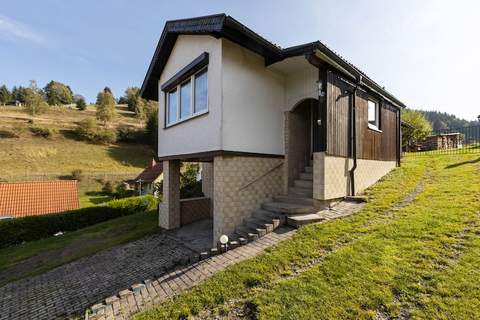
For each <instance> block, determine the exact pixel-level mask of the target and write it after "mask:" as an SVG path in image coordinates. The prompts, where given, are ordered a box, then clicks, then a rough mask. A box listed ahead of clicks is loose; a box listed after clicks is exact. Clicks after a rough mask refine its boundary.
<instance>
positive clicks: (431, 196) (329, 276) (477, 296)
mask: <svg viewBox="0 0 480 320" xmlns="http://www.w3.org/2000/svg"><path fill="white" fill-rule="evenodd" d="M413 190H415V191H416V192H417V196H416V198H414V200H413V201H411V202H404V201H402V200H403V199H405V197H406V196H407V195H408V194H410V193H411V192H412V191H413ZM368 196H369V198H370V201H369V202H368V203H367V205H366V206H365V207H364V208H363V209H362V210H361V211H360V212H359V213H357V214H355V215H353V216H351V217H347V218H344V219H340V220H334V221H330V222H327V223H324V224H318V225H310V226H306V227H304V228H302V229H300V231H299V232H298V233H297V234H296V235H295V236H294V237H293V239H291V240H288V241H285V242H283V243H281V244H280V245H279V246H278V247H277V248H274V249H271V250H268V251H267V252H266V253H265V254H263V255H261V256H259V257H257V258H254V259H252V260H249V261H244V262H241V263H239V264H237V265H235V266H232V267H230V268H228V269H227V270H226V271H224V272H221V273H218V274H217V275H215V276H214V277H212V278H211V279H209V280H207V281H206V282H204V283H203V284H202V285H200V286H197V287H196V288H193V289H191V290H188V291H187V292H185V293H184V294H182V295H180V296H178V297H176V298H174V299H173V300H170V301H167V302H165V303H163V304H161V305H159V306H157V307H155V308H153V309H151V310H149V311H147V312H144V313H142V314H139V315H137V319H178V318H179V317H189V316H191V315H195V314H198V313H200V314H208V315H209V316H211V317H214V316H220V317H229V316H232V315H234V314H235V312H237V311H238V310H239V309H240V310H246V312H247V313H249V315H248V316H249V317H250V318H255V319H392V318H397V317H399V318H402V319H403V318H414V319H478V318H479V317H480V286H479V285H478V283H480V271H479V270H480V269H479V267H478V266H479V265H480V240H479V238H478V235H479V234H480V157H479V154H464V155H462V154H459V155H439V156H425V157H415V158H408V159H406V160H405V162H404V164H403V166H402V168H400V169H397V170H395V171H394V172H393V173H392V174H390V175H389V176H388V177H386V178H385V179H383V181H381V182H380V183H378V184H377V185H376V186H374V187H373V188H372V189H370V190H368Z"/></svg>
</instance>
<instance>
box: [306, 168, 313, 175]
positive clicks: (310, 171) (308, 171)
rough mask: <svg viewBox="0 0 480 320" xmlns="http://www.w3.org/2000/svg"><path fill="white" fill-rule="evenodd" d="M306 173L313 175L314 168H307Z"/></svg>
mask: <svg viewBox="0 0 480 320" xmlns="http://www.w3.org/2000/svg"><path fill="white" fill-rule="evenodd" d="M305 172H306V173H313V166H309V167H305Z"/></svg>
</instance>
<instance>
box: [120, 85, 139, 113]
mask: <svg viewBox="0 0 480 320" xmlns="http://www.w3.org/2000/svg"><path fill="white" fill-rule="evenodd" d="M139 95H140V88H138V87H128V88H127V89H126V90H125V95H124V96H123V98H124V100H125V101H126V102H127V105H128V110H130V111H135V109H136V108H137V102H138V98H139Z"/></svg>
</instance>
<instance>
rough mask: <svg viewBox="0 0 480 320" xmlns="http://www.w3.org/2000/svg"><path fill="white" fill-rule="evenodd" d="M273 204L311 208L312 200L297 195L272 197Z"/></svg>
mask: <svg viewBox="0 0 480 320" xmlns="http://www.w3.org/2000/svg"><path fill="white" fill-rule="evenodd" d="M273 200H274V201H275V202H285V203H296V204H304V205H307V206H313V199H312V198H308V197H301V196H298V195H286V196H285V195H280V196H275V197H273Z"/></svg>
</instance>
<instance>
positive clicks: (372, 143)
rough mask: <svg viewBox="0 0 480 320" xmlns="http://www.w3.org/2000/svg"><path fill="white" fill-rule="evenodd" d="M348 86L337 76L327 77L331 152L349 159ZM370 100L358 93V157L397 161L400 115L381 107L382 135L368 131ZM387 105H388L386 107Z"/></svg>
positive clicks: (328, 142)
mask: <svg viewBox="0 0 480 320" xmlns="http://www.w3.org/2000/svg"><path fill="white" fill-rule="evenodd" d="M345 89H346V88H345V85H344V84H343V82H342V81H341V80H340V79H339V78H338V77H337V76H336V75H335V74H334V73H333V72H328V75H327V90H326V91H327V99H326V101H327V106H326V107H327V121H328V122H327V153H329V154H331V155H336V156H342V157H348V149H349V143H348V140H349V132H348V130H349V129H348V127H349V125H348V124H349V97H348V96H347V95H345V94H344V91H345ZM367 100H368V97H367V96H366V95H365V94H358V96H357V99H356V119H355V121H356V129H357V156H358V158H361V159H371V160H388V161H393V160H396V152H397V150H396V130H397V121H396V113H395V112H394V111H392V110H390V108H381V111H380V117H381V124H382V127H381V129H382V132H377V131H374V130H371V129H369V128H368V104H367ZM385 104H386V103H384V105H385Z"/></svg>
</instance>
